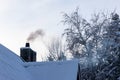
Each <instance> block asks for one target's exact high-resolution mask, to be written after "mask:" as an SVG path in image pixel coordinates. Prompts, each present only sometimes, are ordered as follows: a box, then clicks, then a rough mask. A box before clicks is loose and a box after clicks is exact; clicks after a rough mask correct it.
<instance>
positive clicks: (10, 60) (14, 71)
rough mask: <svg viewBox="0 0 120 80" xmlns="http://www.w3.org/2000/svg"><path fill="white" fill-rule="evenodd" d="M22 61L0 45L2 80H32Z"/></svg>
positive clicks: (0, 77)
mask: <svg viewBox="0 0 120 80" xmlns="http://www.w3.org/2000/svg"><path fill="white" fill-rule="evenodd" d="M22 63H23V62H22V60H21V59H20V58H19V57H18V56H17V55H16V54H15V53H13V52H12V51H10V50H9V49H7V48H6V47H4V46H3V45H1V44H0V80H30V76H29V73H28V72H27V71H26V70H25V68H24V67H23V66H22V65H21V64H22Z"/></svg>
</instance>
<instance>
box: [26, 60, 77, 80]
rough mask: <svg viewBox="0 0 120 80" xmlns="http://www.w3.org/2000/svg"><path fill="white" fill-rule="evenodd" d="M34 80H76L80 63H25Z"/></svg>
mask: <svg viewBox="0 0 120 80" xmlns="http://www.w3.org/2000/svg"><path fill="white" fill-rule="evenodd" d="M24 66H25V67H26V70H27V71H28V72H29V73H30V74H31V76H32V79H33V80H76V79H77V70H78V61H60V62H28V63H24Z"/></svg>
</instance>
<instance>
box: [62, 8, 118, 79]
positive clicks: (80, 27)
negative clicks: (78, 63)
mask: <svg viewBox="0 0 120 80" xmlns="http://www.w3.org/2000/svg"><path fill="white" fill-rule="evenodd" d="M63 22H64V24H66V25H67V28H66V29H65V31H64V35H65V36H66V43H67V47H68V50H69V51H70V52H71V53H72V55H73V57H74V58H78V59H80V58H83V57H86V58H85V59H86V61H87V62H85V63H86V64H88V67H87V68H85V69H81V76H82V77H81V80H84V79H87V80H93V79H94V80H116V79H117V78H118V77H119V76H120V72H119V71H120V19H119V15H118V14H116V13H112V14H111V16H109V15H108V14H106V15H105V13H100V14H94V16H93V17H92V19H91V20H90V21H89V22H88V21H87V20H86V19H84V18H82V17H81V16H80V14H79V10H78V9H76V11H75V12H73V13H72V14H71V15H68V14H64V20H63ZM94 62H95V63H94ZM94 64H95V65H94ZM88 78H89V79H88Z"/></svg>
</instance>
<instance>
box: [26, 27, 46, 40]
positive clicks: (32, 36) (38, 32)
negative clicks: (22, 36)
mask: <svg viewBox="0 0 120 80" xmlns="http://www.w3.org/2000/svg"><path fill="white" fill-rule="evenodd" d="M43 36H44V31H43V30H42V29H38V30H36V31H35V32H31V33H30V35H29V36H28V38H27V41H28V42H30V41H34V40H35V39H36V38H38V37H43Z"/></svg>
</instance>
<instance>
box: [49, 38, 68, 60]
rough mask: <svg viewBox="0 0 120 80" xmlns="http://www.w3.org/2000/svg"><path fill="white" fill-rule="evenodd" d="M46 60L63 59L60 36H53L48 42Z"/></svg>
mask: <svg viewBox="0 0 120 80" xmlns="http://www.w3.org/2000/svg"><path fill="white" fill-rule="evenodd" d="M48 51H49V55H48V57H47V58H48V60H49V61H58V60H65V59H66V56H65V53H64V50H63V46H62V41H61V39H60V38H53V39H52V40H51V42H50V44H48Z"/></svg>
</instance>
